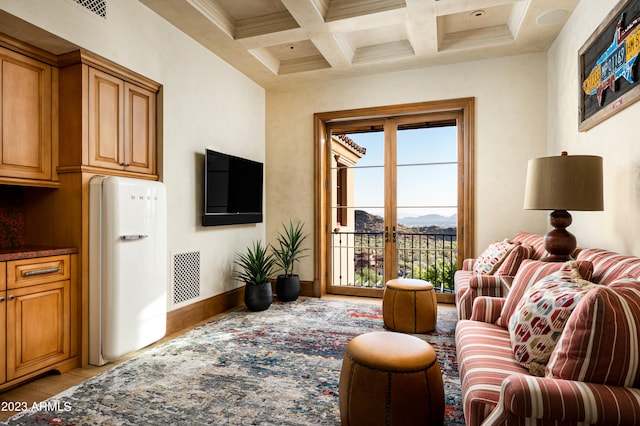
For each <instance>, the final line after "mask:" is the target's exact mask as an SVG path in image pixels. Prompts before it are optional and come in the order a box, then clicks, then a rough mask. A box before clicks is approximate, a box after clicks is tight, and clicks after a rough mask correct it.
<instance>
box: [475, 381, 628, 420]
mask: <svg viewBox="0 0 640 426" xmlns="http://www.w3.org/2000/svg"><path fill="white" fill-rule="evenodd" d="M638 419H640V389H635V388H625V387H619V386H607V385H601V384H594V383H584V382H576V381H571V380H561V379H551V378H546V377H534V376H528V375H525V374H514V375H511V376H508V377H507V378H506V379H504V381H503V382H502V386H501V389H500V400H499V402H498V405H497V406H496V408H495V409H494V410H493V412H492V413H491V414H490V415H489V416H488V417H487V418H486V419H485V421H484V422H483V423H482V425H483V426H490V425H505V424H530V423H531V424H546V423H550V424H552V423H553V424H589V425H633V424H638V423H637V422H638Z"/></svg>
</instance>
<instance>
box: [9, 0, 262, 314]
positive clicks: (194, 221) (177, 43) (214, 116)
mask: <svg viewBox="0 0 640 426" xmlns="http://www.w3.org/2000/svg"><path fill="white" fill-rule="evenodd" d="M107 3H108V6H107V7H108V9H107V19H103V18H100V17H97V16H95V15H93V14H91V13H89V12H88V11H86V10H85V9H83V8H81V7H80V6H78V5H77V4H76V3H74V2H73V1H71V0H47V1H42V0H24V1H15V0H0V8H1V9H3V10H5V11H7V12H9V13H10V14H12V15H14V16H17V17H19V18H21V19H23V20H25V21H27V22H30V23H32V24H34V25H36V26H38V27H40V28H42V29H44V30H46V31H48V32H50V33H52V34H54V35H56V36H58V37H61V38H63V39H65V40H67V41H69V42H71V43H74V44H76V45H78V46H81V47H83V48H85V49H87V50H89V51H92V52H94V53H96V54H98V55H101V56H104V57H106V58H107V59H110V60H111V61H113V62H115V63H118V64H120V65H122V66H125V67H127V68H129V69H131V70H133V71H135V72H138V73H140V74H142V75H144V76H146V77H149V78H151V79H153V80H155V81H157V82H159V83H161V84H162V85H163V91H162V103H161V107H162V109H163V113H162V114H163V118H164V120H163V127H162V129H161V133H162V135H163V151H164V155H163V159H162V163H161V170H162V175H161V179H162V180H163V181H164V183H165V184H166V186H167V196H168V204H169V210H168V223H169V229H168V238H169V241H168V248H169V253H167V255H168V256H170V258H169V259H170V262H169V263H170V265H171V259H172V258H173V255H174V254H177V253H184V252H192V251H200V255H201V264H200V268H201V275H200V278H201V290H202V291H201V295H200V297H199V298H195V299H192V301H195V300H200V299H203V298H207V297H210V296H212V295H215V294H219V293H222V292H224V291H227V290H230V289H232V288H234V287H237V286H239V283H237V282H236V281H233V280H232V279H231V278H230V277H229V275H230V272H231V269H232V259H233V256H234V253H235V252H236V251H240V250H244V247H246V246H248V245H249V244H251V241H252V240H255V239H263V238H264V233H265V224H264V223H262V224H258V225H246V226H232V227H229V226H226V227H212V228H203V227H201V226H200V225H199V223H200V214H201V211H202V200H201V199H202V177H201V176H202V162H203V161H204V156H203V154H204V150H205V148H207V147H209V148H213V149H217V150H220V151H223V152H228V153H231V154H235V155H239V156H243V157H247V158H250V159H253V160H257V161H264V159H265V144H264V141H265V121H264V119H265V92H264V90H263V89H262V88H261V87H259V86H258V85H256V84H255V83H254V82H252V81H251V80H249V79H248V78H247V77H246V76H244V75H243V74H241V73H239V72H238V71H236V70H235V69H234V68H232V67H231V66H229V65H228V64H227V63H226V62H224V61H222V60H221V59H219V58H218V57H216V56H215V55H213V54H211V52H209V51H208V50H206V49H204V48H203V47H202V46H201V45H200V44H198V43H196V42H195V41H193V40H192V39H191V38H189V37H188V36H186V35H185V34H183V33H182V32H180V31H178V30H177V29H176V28H175V27H174V26H172V25H170V24H168V23H167V22H166V21H165V20H164V19H162V18H160V17H159V16H158V15H156V14H155V13H154V12H152V11H151V10H150V9H148V8H147V7H145V6H144V5H143V4H141V3H139V2H138V1H132V0H109V1H108V2H107ZM169 276H170V277H171V271H170V275H169ZM168 285H169V287H170V288H171V287H172V280H170V282H169V283H168ZM190 302H191V301H190ZM190 302H189V303H190ZM169 306H171V303H170V304H169Z"/></svg>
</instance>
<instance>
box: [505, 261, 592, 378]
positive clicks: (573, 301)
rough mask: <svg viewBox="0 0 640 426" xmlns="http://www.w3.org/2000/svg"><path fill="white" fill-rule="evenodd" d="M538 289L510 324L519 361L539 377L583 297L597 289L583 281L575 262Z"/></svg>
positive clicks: (529, 292)
mask: <svg viewBox="0 0 640 426" xmlns="http://www.w3.org/2000/svg"><path fill="white" fill-rule="evenodd" d="M569 265H570V266H571V270H570V271H567V270H566V269H565V268H563V269H561V270H560V271H557V272H555V273H553V274H551V275H549V276H547V277H545V278H543V279H541V280H540V281H538V282H537V283H535V284H534V285H532V286H531V287H530V288H529V289H528V290H527V291H526V293H525V294H524V296H523V297H522V299H520V302H519V303H518V305H517V306H516V310H515V312H514V314H513V315H512V316H511V319H510V320H509V335H510V337H511V347H512V348H513V353H514V356H515V358H516V360H517V361H518V362H519V363H520V364H521V365H522V366H523V367H525V368H528V369H529V372H530V373H531V374H533V375H535V376H544V369H545V366H546V365H547V361H548V360H549V356H550V355H551V352H552V351H553V348H554V347H555V345H556V343H557V341H558V339H560V336H561V335H562V331H563V329H564V326H565V324H566V322H567V320H568V319H569V316H570V315H571V313H572V312H573V309H574V308H575V306H576V305H577V304H578V302H579V301H580V300H581V299H582V297H583V296H584V295H585V294H586V293H587V292H588V291H589V290H590V289H591V288H593V287H594V286H595V284H592V283H590V282H589V281H585V280H583V279H581V278H582V277H580V275H579V272H578V270H577V268H578V266H577V264H576V263H575V262H571V263H570V264H569Z"/></svg>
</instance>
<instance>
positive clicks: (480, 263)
mask: <svg viewBox="0 0 640 426" xmlns="http://www.w3.org/2000/svg"><path fill="white" fill-rule="evenodd" d="M514 247H515V244H511V243H510V242H509V240H504V241H495V242H493V243H491V244H489V247H487V248H486V249H485V250H484V251H483V252H482V254H481V255H480V256H478V258H477V259H476V261H475V263H474V264H473V272H474V273H476V274H478V275H492V274H493V273H494V272H495V271H496V270H497V269H498V267H500V264H501V263H502V262H503V261H504V259H505V258H506V257H507V255H508V254H509V253H510V252H511V250H513V248H514Z"/></svg>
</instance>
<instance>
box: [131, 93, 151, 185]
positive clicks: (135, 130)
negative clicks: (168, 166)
mask: <svg viewBox="0 0 640 426" xmlns="http://www.w3.org/2000/svg"><path fill="white" fill-rule="evenodd" d="M124 93H125V102H124V129H125V133H124V146H125V152H124V160H125V165H126V168H127V170H130V171H134V172H140V173H155V158H156V94H155V93H154V92H152V91H150V90H146V89H144V88H142V87H138V86H135V85H133V84H130V83H125V85H124Z"/></svg>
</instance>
